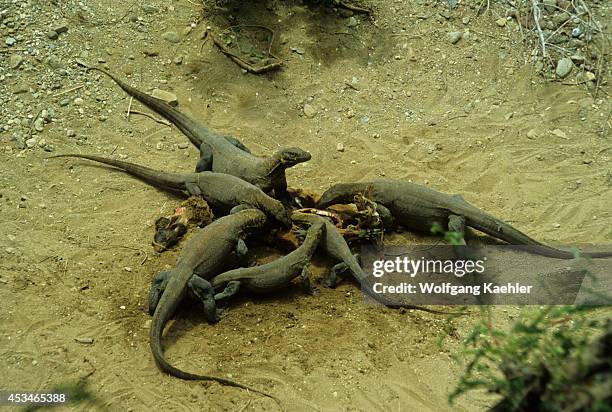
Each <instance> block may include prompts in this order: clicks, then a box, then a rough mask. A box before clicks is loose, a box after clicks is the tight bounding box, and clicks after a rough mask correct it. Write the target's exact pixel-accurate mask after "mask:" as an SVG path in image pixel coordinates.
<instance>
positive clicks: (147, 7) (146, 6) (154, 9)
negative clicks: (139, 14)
mask: <svg viewBox="0 0 612 412" xmlns="http://www.w3.org/2000/svg"><path fill="white" fill-rule="evenodd" d="M142 11H144V12H145V13H147V14H153V13H157V12H158V11H159V9H158V8H157V7H155V6H153V5H151V4H143V5H142Z"/></svg>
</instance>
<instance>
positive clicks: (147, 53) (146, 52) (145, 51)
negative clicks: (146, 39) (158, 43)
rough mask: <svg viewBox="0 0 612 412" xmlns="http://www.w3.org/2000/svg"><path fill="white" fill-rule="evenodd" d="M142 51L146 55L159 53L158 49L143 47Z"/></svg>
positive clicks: (153, 55)
mask: <svg viewBox="0 0 612 412" xmlns="http://www.w3.org/2000/svg"><path fill="white" fill-rule="evenodd" d="M142 52H143V53H144V55H145V56H147V57H155V56H158V55H159V51H157V50H156V49H144V50H143V51H142Z"/></svg>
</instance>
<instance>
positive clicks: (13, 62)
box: [9, 54, 23, 70]
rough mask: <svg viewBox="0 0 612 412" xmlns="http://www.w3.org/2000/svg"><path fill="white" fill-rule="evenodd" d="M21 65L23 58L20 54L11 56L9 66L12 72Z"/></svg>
mask: <svg viewBox="0 0 612 412" xmlns="http://www.w3.org/2000/svg"><path fill="white" fill-rule="evenodd" d="M21 63H23V56H22V55H21V54H13V55H12V56H11V58H10V59H9V65H10V66H11V69H13V70H14V69H16V68H18V67H19V66H20V65H21Z"/></svg>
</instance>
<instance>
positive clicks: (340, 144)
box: [336, 143, 344, 152]
mask: <svg viewBox="0 0 612 412" xmlns="http://www.w3.org/2000/svg"><path fill="white" fill-rule="evenodd" d="M336 150H337V151H339V152H344V145H343V144H342V143H338V144H337V145H336Z"/></svg>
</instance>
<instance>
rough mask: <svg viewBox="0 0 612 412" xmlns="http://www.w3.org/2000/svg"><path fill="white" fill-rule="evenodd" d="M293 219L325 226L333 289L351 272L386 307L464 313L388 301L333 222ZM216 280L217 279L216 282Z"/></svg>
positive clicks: (301, 216)
mask: <svg viewBox="0 0 612 412" xmlns="http://www.w3.org/2000/svg"><path fill="white" fill-rule="evenodd" d="M291 219H292V220H293V221H294V222H306V223H310V224H311V225H312V224H315V223H316V222H321V223H324V224H325V234H324V235H323V237H322V238H321V241H320V242H319V248H320V249H322V250H324V251H325V253H327V255H329V257H331V258H333V259H335V260H338V261H340V263H338V264H336V265H335V266H334V267H332V269H331V272H330V274H329V279H328V282H327V283H328V286H329V287H332V288H333V287H335V286H336V279H337V274H338V273H339V272H342V271H345V270H349V271H350V272H351V273H352V274H353V277H354V278H355V279H356V280H357V281H358V282H359V285H360V286H361V289H362V291H363V292H364V293H366V294H367V295H368V296H370V297H371V298H373V299H374V300H376V301H377V302H378V303H381V304H383V305H385V306H389V307H396V308H405V309H416V310H422V311H424V312H429V313H436V314H443V315H451V314H452V315H457V314H462V312H445V311H440V310H435V309H429V308H426V307H424V306H417V305H410V304H405V303H400V302H394V301H392V300H390V299H388V298H387V297H385V296H384V295H381V294H379V293H376V292H374V290H372V288H371V287H370V285H368V283H367V280H366V274H365V273H364V272H363V269H361V266H360V265H359V262H358V261H357V258H356V257H355V255H353V253H352V252H351V249H350V248H349V246H348V244H347V243H346V240H344V238H343V237H342V235H341V234H340V232H339V231H338V229H337V228H336V227H335V226H334V224H333V223H332V222H330V221H329V220H328V219H326V218H324V217H321V216H318V215H314V214H310V213H302V212H297V211H295V212H293V214H292V215H291ZM216 279H217V278H215V280H216Z"/></svg>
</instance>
